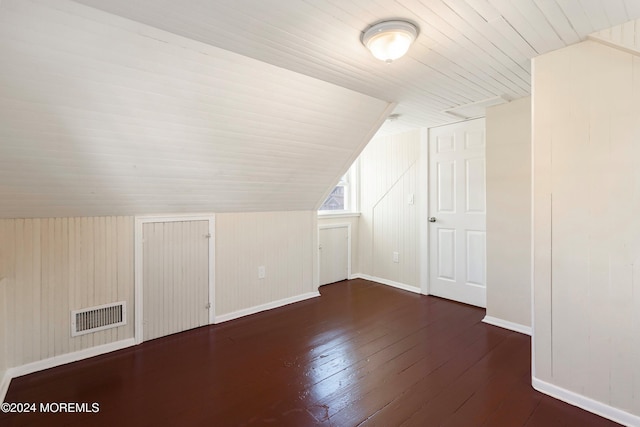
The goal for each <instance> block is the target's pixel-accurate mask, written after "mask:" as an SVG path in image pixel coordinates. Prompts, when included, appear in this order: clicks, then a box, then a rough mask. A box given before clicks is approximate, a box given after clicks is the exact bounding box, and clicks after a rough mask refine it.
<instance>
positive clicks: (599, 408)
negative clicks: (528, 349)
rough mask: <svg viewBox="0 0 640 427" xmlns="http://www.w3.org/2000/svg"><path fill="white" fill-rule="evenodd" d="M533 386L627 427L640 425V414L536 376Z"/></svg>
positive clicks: (639, 426)
mask: <svg viewBox="0 0 640 427" xmlns="http://www.w3.org/2000/svg"><path fill="white" fill-rule="evenodd" d="M531 385H532V386H533V388H535V389H536V390H538V391H539V392H541V393H544V394H547V395H549V396H551V397H555V398H556V399H559V400H562V401H563V402H566V403H568V404H570V405H573V406H577V407H578V408H582V409H584V410H585V411H589V412H592V413H594V414H597V415H600V416H601V417H604V418H608V419H610V420H612V421H615V422H617V423H620V424H622V425H625V426H627V427H640V416H638V415H633V414H631V413H629V412H626V411H623V410H622V409H618V408H614V407H613V406H609V405H607V404H605V403H602V402H598V401H597V400H593V399H591V398H589V397H586V396H583V395H581V394H578V393H574V392H573V391H569V390H566V389H564V388H562V387H558V386H556V385H553V384H550V383H548V382H546V381H542V380H540V379H538V378H536V377H532V378H531Z"/></svg>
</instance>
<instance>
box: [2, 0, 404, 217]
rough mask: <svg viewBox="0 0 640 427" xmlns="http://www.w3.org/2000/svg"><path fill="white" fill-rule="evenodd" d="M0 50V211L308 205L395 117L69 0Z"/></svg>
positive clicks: (350, 94)
mask: <svg viewBox="0 0 640 427" xmlns="http://www.w3.org/2000/svg"><path fill="white" fill-rule="evenodd" d="M215 15H216V16H218V15H219V12H216V13H215ZM0 56H2V58H3V67H2V70H0V85H2V88H3V90H2V93H1V94H0V181H2V183H3V186H2V188H1V189H0V198H1V199H2V200H3V201H4V203H2V204H1V205H0V217H4V218H16V217H52V216H60V217H67V216H96V215H143V214H149V213H156V212H157V213H167V212H171V213H189V212H236V211H275V210H312V209H314V208H315V206H316V204H317V203H319V201H320V200H321V199H322V195H323V194H324V193H325V192H326V191H327V189H328V188H330V187H331V185H332V183H334V182H335V181H336V180H337V179H338V178H339V177H340V176H341V175H342V174H343V173H344V172H345V171H346V169H347V168H348V166H349V165H350V164H351V163H352V162H353V160H354V159H355V157H357V155H358V153H359V150H361V149H362V147H363V146H364V144H366V142H367V141H368V140H369V139H370V138H371V136H372V135H373V133H374V132H375V131H376V130H377V129H378V127H379V126H380V124H381V123H382V122H383V121H384V119H385V118H386V116H387V115H388V114H389V112H390V109H392V108H393V104H392V103H390V102H386V101H382V100H380V99H376V98H373V97H370V96H367V95H363V94H361V93H357V92H354V91H352V90H349V89H345V88H343V87H339V86H336V85H334V84H330V83H327V82H326V81H321V80H318V79H314V78H311V77H308V76H306V75H302V74H299V73H296V72H293V71H289V70H286V69H284V68H281V67H278V66H273V65H270V64H267V63H264V62H260V61H257V60H255V59H251V58H248V57H246V56H241V55H239V54H237V53H233V52H230V51H229V50H224V49H220V48H217V47H214V46H211V45H206V44H204V43H201V42H196V41H194V40H189V39H186V38H184V37H180V36H177V35H175V34H172V33H169V32H166V31H161V30H158V29H154V28H151V27H148V26H146V25H143V24H139V23H136V22H133V21H129V20H126V19H122V18H119V17H117V16H114V15H111V14H108V13H104V12H102V11H99V10H96V9H93V8H90V7H86V6H83V5H81V4H77V3H74V2H70V1H65V0H54V1H42V2H40V1H14V0H7V1H2V3H0ZM283 188H286V191H283Z"/></svg>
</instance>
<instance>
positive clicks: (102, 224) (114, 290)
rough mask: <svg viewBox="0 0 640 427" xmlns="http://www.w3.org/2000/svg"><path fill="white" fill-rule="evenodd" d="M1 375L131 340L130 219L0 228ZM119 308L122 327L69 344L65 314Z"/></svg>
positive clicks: (12, 223) (23, 222) (2, 223)
mask: <svg viewBox="0 0 640 427" xmlns="http://www.w3.org/2000/svg"><path fill="white" fill-rule="evenodd" d="M0 258H1V259H2V260H3V262H2V265H3V271H0V275H2V276H4V277H5V279H4V285H3V288H4V290H5V297H6V312H5V313H4V314H5V320H6V322H3V325H6V329H5V340H4V341H3V342H5V343H6V363H5V364H6V367H8V368H9V367H16V366H21V365H24V364H27V363H30V362H35V361H39V360H43V359H48V358H51V357H54V356H60V355H62V354H66V353H71V352H75V351H79V350H83V349H87V348H90V347H94V346H98V345H101V344H107V343H112V342H115V341H121V340H124V339H127V338H132V337H133V306H134V304H133V289H134V288H133V218H129V217H99V218H88V217H82V218H81V217H78V218H55V219H53V218H51V219H5V220H0ZM116 301H126V302H127V307H128V309H129V310H128V312H127V325H126V326H121V327H118V328H114V329H109V330H105V331H100V332H96V333H92V334H87V335H82V336H79V337H74V338H72V337H71V334H70V311H71V310H75V309H80V308H85V307H92V306H96V305H101V304H106V303H110V302H116Z"/></svg>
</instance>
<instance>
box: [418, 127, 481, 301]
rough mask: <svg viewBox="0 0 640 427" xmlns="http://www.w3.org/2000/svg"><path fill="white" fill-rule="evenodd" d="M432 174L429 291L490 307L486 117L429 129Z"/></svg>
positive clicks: (430, 185)
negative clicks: (487, 249)
mask: <svg viewBox="0 0 640 427" xmlns="http://www.w3.org/2000/svg"><path fill="white" fill-rule="evenodd" d="M429 175H430V177H429V200H430V203H429V217H433V218H435V221H434V222H429V224H430V225H429V233H430V250H429V263H430V266H431V267H430V270H431V275H430V281H429V293H430V294H433V295H437V296H440V297H444V298H450V299H454V300H456V301H460V302H464V303H467V304H473V305H477V306H480V307H484V306H485V305H486V286H487V282H486V228H485V227H486V222H485V221H486V181H485V120H484V119H476V120H470V121H466V122H461V123H457V124H453V125H447V126H440V127H436V128H431V129H429ZM424 220H425V221H426V220H427V219H426V218H424Z"/></svg>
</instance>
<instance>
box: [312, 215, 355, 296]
mask: <svg viewBox="0 0 640 427" xmlns="http://www.w3.org/2000/svg"><path fill="white" fill-rule="evenodd" d="M318 241H319V243H320V247H319V249H320V285H326V284H327V283H334V282H339V281H340V280H345V279H347V278H348V276H349V244H350V242H349V228H348V226H326V227H321V228H320V231H319V239H318Z"/></svg>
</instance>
